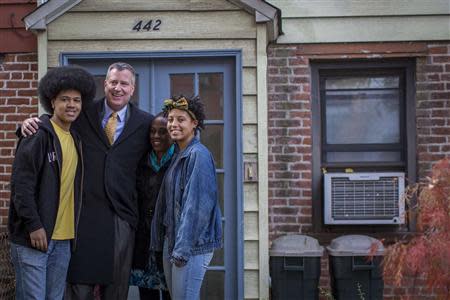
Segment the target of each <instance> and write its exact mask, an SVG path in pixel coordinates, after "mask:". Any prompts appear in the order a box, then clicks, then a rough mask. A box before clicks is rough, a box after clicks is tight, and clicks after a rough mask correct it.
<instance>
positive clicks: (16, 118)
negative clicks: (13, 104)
mask: <svg viewBox="0 0 450 300" xmlns="http://www.w3.org/2000/svg"><path fill="white" fill-rule="evenodd" d="M29 117H30V116H29V115H23V114H22V115H20V114H14V115H7V116H6V121H9V122H14V121H16V122H22V121H24V120H25V119H27V118H29Z"/></svg>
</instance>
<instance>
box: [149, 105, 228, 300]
mask: <svg viewBox="0 0 450 300" xmlns="http://www.w3.org/2000/svg"><path fill="white" fill-rule="evenodd" d="M164 111H165V112H166V113H167V116H168V118H167V119H168V122H167V129H168V131H169V134H170V137H171V139H172V141H174V142H175V143H176V147H175V153H174V156H173V158H172V162H171V164H170V166H169V168H168V170H167V171H166V175H165V177H164V180H163V183H162V186H161V190H160V192H159V196H158V200H157V204H156V211H155V216H154V218H153V221H152V235H151V248H152V250H154V251H158V250H161V249H163V265H164V273H165V276H166V280H167V285H168V288H169V292H170V294H171V296H172V298H173V299H176V300H180V299H189V300H195V299H198V298H199V294H200V288H201V285H202V281H203V278H204V275H205V272H206V269H207V267H208V265H209V263H210V261H211V259H212V256H213V251H214V249H217V248H220V247H222V220H221V212H220V208H219V203H218V199H217V183H216V171H215V166H214V159H213V157H212V155H211V152H210V151H209V150H208V149H207V148H206V147H205V146H204V145H203V144H202V143H200V141H199V140H198V138H196V133H197V131H198V130H200V128H203V121H204V119H205V114H204V110H203V104H202V103H201V102H200V100H199V99H198V97H196V98H193V99H188V98H185V97H176V98H172V99H168V100H166V101H165V102H164Z"/></svg>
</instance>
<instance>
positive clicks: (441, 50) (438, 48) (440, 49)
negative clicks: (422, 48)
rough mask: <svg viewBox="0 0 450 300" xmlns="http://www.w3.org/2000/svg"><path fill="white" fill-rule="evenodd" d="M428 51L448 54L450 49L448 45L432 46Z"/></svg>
mask: <svg viewBox="0 0 450 300" xmlns="http://www.w3.org/2000/svg"><path fill="white" fill-rule="evenodd" d="M428 53H430V54H446V53H447V54H448V53H449V49H448V47H447V46H436V47H430V48H429V49H428Z"/></svg>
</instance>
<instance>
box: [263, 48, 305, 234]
mask: <svg viewBox="0 0 450 300" xmlns="http://www.w3.org/2000/svg"><path fill="white" fill-rule="evenodd" d="M268 52H269V58H268V65H269V66H268V83H269V84H268V89H269V90H268V97H269V99H268V100H269V116H268V119H269V224H270V238H271V240H273V239H274V238H275V237H277V236H279V235H283V234H286V233H300V232H307V231H309V230H310V229H311V104H310V72H309V64H308V59H307V58H305V57H303V56H301V51H300V50H299V49H298V47H296V46H273V47H270V48H269V51H268Z"/></svg>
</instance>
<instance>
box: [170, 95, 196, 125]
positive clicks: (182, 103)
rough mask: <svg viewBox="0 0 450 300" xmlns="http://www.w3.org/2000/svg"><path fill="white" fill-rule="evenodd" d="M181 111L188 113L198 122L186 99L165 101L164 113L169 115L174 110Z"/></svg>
mask: <svg viewBox="0 0 450 300" xmlns="http://www.w3.org/2000/svg"><path fill="white" fill-rule="evenodd" d="M175 108H176V109H180V110H184V111H186V112H187V113H188V114H189V115H190V116H191V117H192V119H194V120H197V118H196V117H195V114H194V113H193V112H192V111H190V110H189V103H188V101H187V99H186V98H184V97H181V98H180V99H178V100H175V101H174V100H172V99H166V100H164V106H163V111H164V112H165V113H169V111H171V110H172V109H175Z"/></svg>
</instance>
